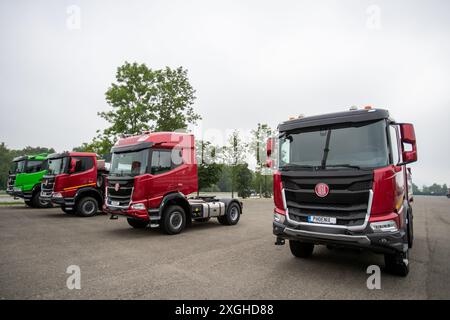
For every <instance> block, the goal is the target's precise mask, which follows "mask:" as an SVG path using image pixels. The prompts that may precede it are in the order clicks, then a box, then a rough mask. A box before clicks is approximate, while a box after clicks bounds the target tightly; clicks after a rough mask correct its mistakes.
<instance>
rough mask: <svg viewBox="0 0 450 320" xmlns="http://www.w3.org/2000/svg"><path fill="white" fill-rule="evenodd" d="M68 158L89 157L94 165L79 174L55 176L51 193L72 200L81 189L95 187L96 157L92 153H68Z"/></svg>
mask: <svg viewBox="0 0 450 320" xmlns="http://www.w3.org/2000/svg"><path fill="white" fill-rule="evenodd" d="M68 156H69V157H91V158H92V160H93V162H94V165H93V167H92V168H91V169H89V170H86V171H83V172H79V173H72V174H68V173H63V174H59V175H57V176H55V186H54V188H53V192H59V193H61V195H62V196H63V198H73V197H74V196H75V194H76V193H77V191H78V190H79V189H80V188H82V187H88V186H95V185H96V182H97V155H96V154H95V153H92V152H69V153H68Z"/></svg>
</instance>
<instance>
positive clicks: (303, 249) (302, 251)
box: [289, 240, 314, 258]
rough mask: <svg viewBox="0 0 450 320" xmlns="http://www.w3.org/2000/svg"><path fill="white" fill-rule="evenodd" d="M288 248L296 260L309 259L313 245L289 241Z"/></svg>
mask: <svg viewBox="0 0 450 320" xmlns="http://www.w3.org/2000/svg"><path fill="white" fill-rule="evenodd" d="M289 248H290V249H291V253H292V254H293V255H294V256H296V257H297V258H309V257H310V256H311V255H312V253H313V250H314V244H312V243H307V242H301V241H297V240H289Z"/></svg>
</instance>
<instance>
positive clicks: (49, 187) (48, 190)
mask: <svg viewBox="0 0 450 320" xmlns="http://www.w3.org/2000/svg"><path fill="white" fill-rule="evenodd" d="M54 187H55V177H54V176H44V177H43V178H42V183H41V196H42V197H51V195H52V193H53V190H54Z"/></svg>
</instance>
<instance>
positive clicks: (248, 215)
mask: <svg viewBox="0 0 450 320" xmlns="http://www.w3.org/2000/svg"><path fill="white" fill-rule="evenodd" d="M449 206H450V200H449V199H447V198H445V197H418V196H417V197H416V199H415V203H414V214H415V220H414V227H415V243H414V247H413V249H412V251H411V255H410V258H411V262H410V263H411V270H410V274H409V276H408V277H406V278H400V277H396V276H392V275H389V274H386V273H384V272H382V274H381V289H380V290H369V289H368V288H367V286H366V281H367V278H368V276H369V275H368V274H367V273H366V269H367V267H368V266H369V265H373V264H376V265H379V266H380V267H381V268H383V264H384V262H383V256H382V255H377V254H373V253H370V252H359V251H353V250H344V249H334V250H328V249H327V248H325V247H323V246H319V247H316V248H315V250H314V254H313V256H312V257H311V258H310V259H307V260H302V259H298V258H294V257H293V256H292V255H291V253H290V251H289V247H288V246H287V245H285V246H274V241H275V238H274V236H273V235H272V225H271V223H272V208H273V203H272V200H270V199H249V200H244V214H243V215H242V217H241V220H240V222H239V224H238V225H236V226H222V225H220V224H219V223H218V222H217V221H216V220H215V219H212V220H211V221H210V222H208V223H203V224H201V223H193V224H192V226H191V227H189V228H187V229H186V230H185V231H184V232H183V233H181V234H179V235H175V236H168V235H164V234H162V233H161V232H160V231H159V229H146V230H135V229H132V228H131V227H129V226H128V224H127V222H126V220H125V219H123V218H122V219H119V220H109V217H108V216H106V215H98V216H95V217H92V218H81V217H77V216H72V215H67V214H64V213H63V212H62V211H61V210H60V209H59V208H53V209H31V208H25V207H24V206H23V205H21V204H20V205H14V206H0V299H55V298H56V299H177V298H179V299H329V298H336V299H368V298H369V299H391V298H395V299H449V298H450V281H448V279H449V278H450V268H449V263H450V210H449ZM70 265H77V266H79V267H80V270H81V289H80V290H76V289H74V290H69V289H68V288H67V286H66V280H67V278H68V277H69V276H70V275H69V274H67V273H66V270H67V267H68V266H70Z"/></svg>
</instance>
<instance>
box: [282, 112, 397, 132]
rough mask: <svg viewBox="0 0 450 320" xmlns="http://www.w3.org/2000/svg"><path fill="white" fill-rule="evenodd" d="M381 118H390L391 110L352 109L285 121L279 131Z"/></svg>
mask: <svg viewBox="0 0 450 320" xmlns="http://www.w3.org/2000/svg"><path fill="white" fill-rule="evenodd" d="M381 119H390V118H389V111H387V110H384V109H360V110H350V111H343V112H335V113H327V114H323V115H318V116H311V117H304V118H298V119H293V120H289V121H285V122H283V123H281V124H279V125H278V131H280V132H283V131H290V130H297V129H303V128H310V127H320V126H326V125H332V124H344V123H348V124H352V123H358V122H367V121H376V120H381Z"/></svg>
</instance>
